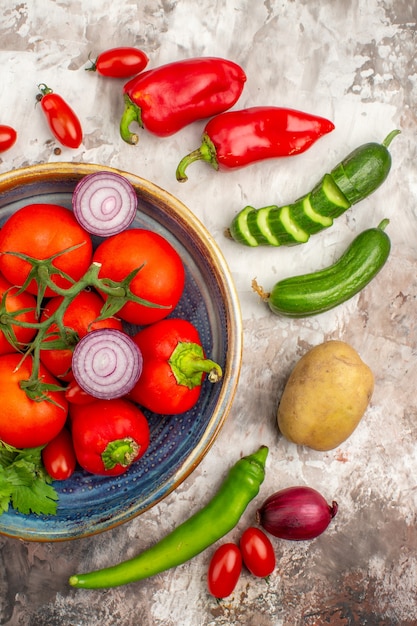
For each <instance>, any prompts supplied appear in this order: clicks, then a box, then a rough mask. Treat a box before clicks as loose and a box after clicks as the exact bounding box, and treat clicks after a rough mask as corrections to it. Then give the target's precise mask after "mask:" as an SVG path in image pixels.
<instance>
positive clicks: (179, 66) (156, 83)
mask: <svg viewBox="0 0 417 626" xmlns="http://www.w3.org/2000/svg"><path fill="white" fill-rule="evenodd" d="M245 81H246V75H245V72H244V71H243V69H242V68H241V67H240V66H239V65H236V63H233V62H232V61H228V60H226V59H221V58H216V57H203V58H196V59H187V60H185V61H177V62H174V63H168V64H167V65H162V66H160V67H157V68H155V69H152V70H147V71H146V72H142V73H141V74H139V75H138V76H135V77H134V78H132V79H131V80H130V81H129V82H127V83H126V85H125V86H124V89H123V92H124V99H125V110H124V113H123V115H122V119H121V122H120V134H121V136H122V138H123V139H124V141H126V142H127V143H131V144H136V143H137V142H138V140H139V139H138V136H137V135H136V134H134V133H131V132H130V130H129V126H130V124H131V123H132V122H137V123H138V124H139V126H141V127H142V128H145V129H146V130H148V131H149V132H151V133H153V134H155V135H158V136H160V137H166V136H168V135H172V134H173V133H176V132H177V131H179V130H180V129H181V128H183V127H184V126H186V125H187V124H191V123H192V122H195V121H196V120H200V119H204V118H207V117H212V116H213V115H217V114H218V113H222V112H223V111H226V110H227V109H229V108H230V107H231V106H233V105H234V104H235V102H236V101H237V100H238V98H239V96H240V94H241V93H242V90H243V85H244V83H245Z"/></svg>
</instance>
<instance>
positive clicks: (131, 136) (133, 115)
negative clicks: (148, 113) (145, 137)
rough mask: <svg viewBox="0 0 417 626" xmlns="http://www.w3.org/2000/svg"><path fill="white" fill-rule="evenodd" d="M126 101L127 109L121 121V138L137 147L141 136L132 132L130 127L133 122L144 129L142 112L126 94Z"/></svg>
mask: <svg viewBox="0 0 417 626" xmlns="http://www.w3.org/2000/svg"><path fill="white" fill-rule="evenodd" d="M124 101H125V108H124V111H123V114H122V117H121V120H120V136H121V138H122V139H123V141H126V143H130V144H132V145H136V144H137V143H138V141H139V136H138V135H137V134H136V133H132V132H130V129H129V126H130V124H131V123H132V122H137V123H138V124H139V126H140V127H141V128H143V123H142V112H141V109H140V108H139V107H138V106H137V105H136V104H135V103H134V102H132V100H131V99H130V98H129V96H128V95H127V94H125V97H124Z"/></svg>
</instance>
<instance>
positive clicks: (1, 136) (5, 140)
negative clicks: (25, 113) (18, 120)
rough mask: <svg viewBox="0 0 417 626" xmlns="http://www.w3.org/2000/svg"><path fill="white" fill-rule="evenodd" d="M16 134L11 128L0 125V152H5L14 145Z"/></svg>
mask: <svg viewBox="0 0 417 626" xmlns="http://www.w3.org/2000/svg"><path fill="white" fill-rule="evenodd" d="M16 139H17V132H16V131H15V129H14V128H13V127H12V126H7V125H6V124H0V152H6V150H10V148H11V147H12V146H13V145H14V144H15V142H16Z"/></svg>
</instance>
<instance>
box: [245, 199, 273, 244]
mask: <svg viewBox="0 0 417 626" xmlns="http://www.w3.org/2000/svg"><path fill="white" fill-rule="evenodd" d="M273 208H277V207H272V206H271V207H265V210H271V209H273ZM259 210H260V209H259ZM259 210H255V209H254V210H253V211H251V212H250V213H248V221H247V224H248V229H249V232H250V233H251V235H252V237H254V238H255V239H256V241H257V242H258V244H259V245H261V246H262V245H263V246H265V245H273V246H275V245H278V244H276V243H275V239H274V238H272V239H271V235H270V233H269V227H267V231H266V235H265V226H264V225H263V222H262V215H261V222H260V224H259V223H258V212H259ZM271 240H272V241H273V242H274V243H272V244H271Z"/></svg>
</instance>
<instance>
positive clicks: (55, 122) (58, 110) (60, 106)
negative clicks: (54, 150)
mask: <svg viewBox="0 0 417 626" xmlns="http://www.w3.org/2000/svg"><path fill="white" fill-rule="evenodd" d="M39 89H40V94H39V100H40V103H41V107H42V110H43V112H44V114H45V117H46V121H47V122H48V126H49V128H50V129H51V131H52V134H53V135H54V136H55V138H56V139H57V140H58V141H59V143H61V144H62V145H63V146H66V147H67V148H78V147H79V146H80V144H81V142H82V140H83V131H82V128H81V123H80V120H79V119H78V117H77V115H76V113H75V112H74V111H73V109H72V108H71V107H70V106H69V104H67V102H66V101H65V100H64V99H63V98H62V97H61V96H60V95H58V94H56V93H54V92H53V91H52V89H50V88H49V87H47V86H46V85H44V84H41V85H39Z"/></svg>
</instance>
